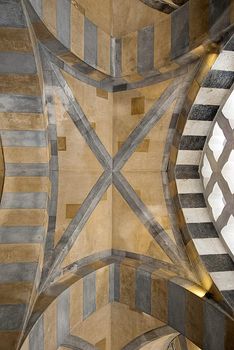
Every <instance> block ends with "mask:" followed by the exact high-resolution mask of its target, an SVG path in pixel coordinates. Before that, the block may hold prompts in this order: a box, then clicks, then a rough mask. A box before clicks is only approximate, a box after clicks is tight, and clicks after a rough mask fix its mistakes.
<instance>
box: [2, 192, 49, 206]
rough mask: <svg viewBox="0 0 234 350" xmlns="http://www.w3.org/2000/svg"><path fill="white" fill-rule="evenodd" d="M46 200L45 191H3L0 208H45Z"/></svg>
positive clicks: (46, 194)
mask: <svg viewBox="0 0 234 350" xmlns="http://www.w3.org/2000/svg"><path fill="white" fill-rule="evenodd" d="M47 200H48V193H46V192H32V193H31V192H22V193H20V192H17V193H16V192H15V193H14V192H4V193H3V196H2V200H1V208H20V209H34V208H35V209H45V208H46V206H47Z"/></svg>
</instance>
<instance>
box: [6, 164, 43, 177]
mask: <svg viewBox="0 0 234 350" xmlns="http://www.w3.org/2000/svg"><path fill="white" fill-rule="evenodd" d="M5 175H6V176H48V175H49V165H48V163H32V164H30V163H5Z"/></svg>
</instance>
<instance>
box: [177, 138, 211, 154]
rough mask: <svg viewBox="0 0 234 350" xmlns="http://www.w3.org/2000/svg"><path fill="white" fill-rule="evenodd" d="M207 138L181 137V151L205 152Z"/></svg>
mask: <svg viewBox="0 0 234 350" xmlns="http://www.w3.org/2000/svg"><path fill="white" fill-rule="evenodd" d="M205 142H206V136H193V135H185V136H182V137H181V141H180V149H182V150H193V151H198V150H203V148H204V145H205Z"/></svg>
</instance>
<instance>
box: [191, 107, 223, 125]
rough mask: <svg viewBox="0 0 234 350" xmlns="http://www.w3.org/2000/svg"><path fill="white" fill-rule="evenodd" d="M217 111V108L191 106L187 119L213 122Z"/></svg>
mask: <svg viewBox="0 0 234 350" xmlns="http://www.w3.org/2000/svg"><path fill="white" fill-rule="evenodd" d="M218 109H219V106H211V105H193V107H192V109H191V112H190V113H189V118H188V119H191V120H207V121H212V120H214V117H215V116H216V113H217V111H218Z"/></svg>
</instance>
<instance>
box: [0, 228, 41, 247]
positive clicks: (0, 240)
mask: <svg viewBox="0 0 234 350" xmlns="http://www.w3.org/2000/svg"><path fill="white" fill-rule="evenodd" d="M44 235H45V227H44V226H1V227H0V244H4V243H42V242H43V239H44Z"/></svg>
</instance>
